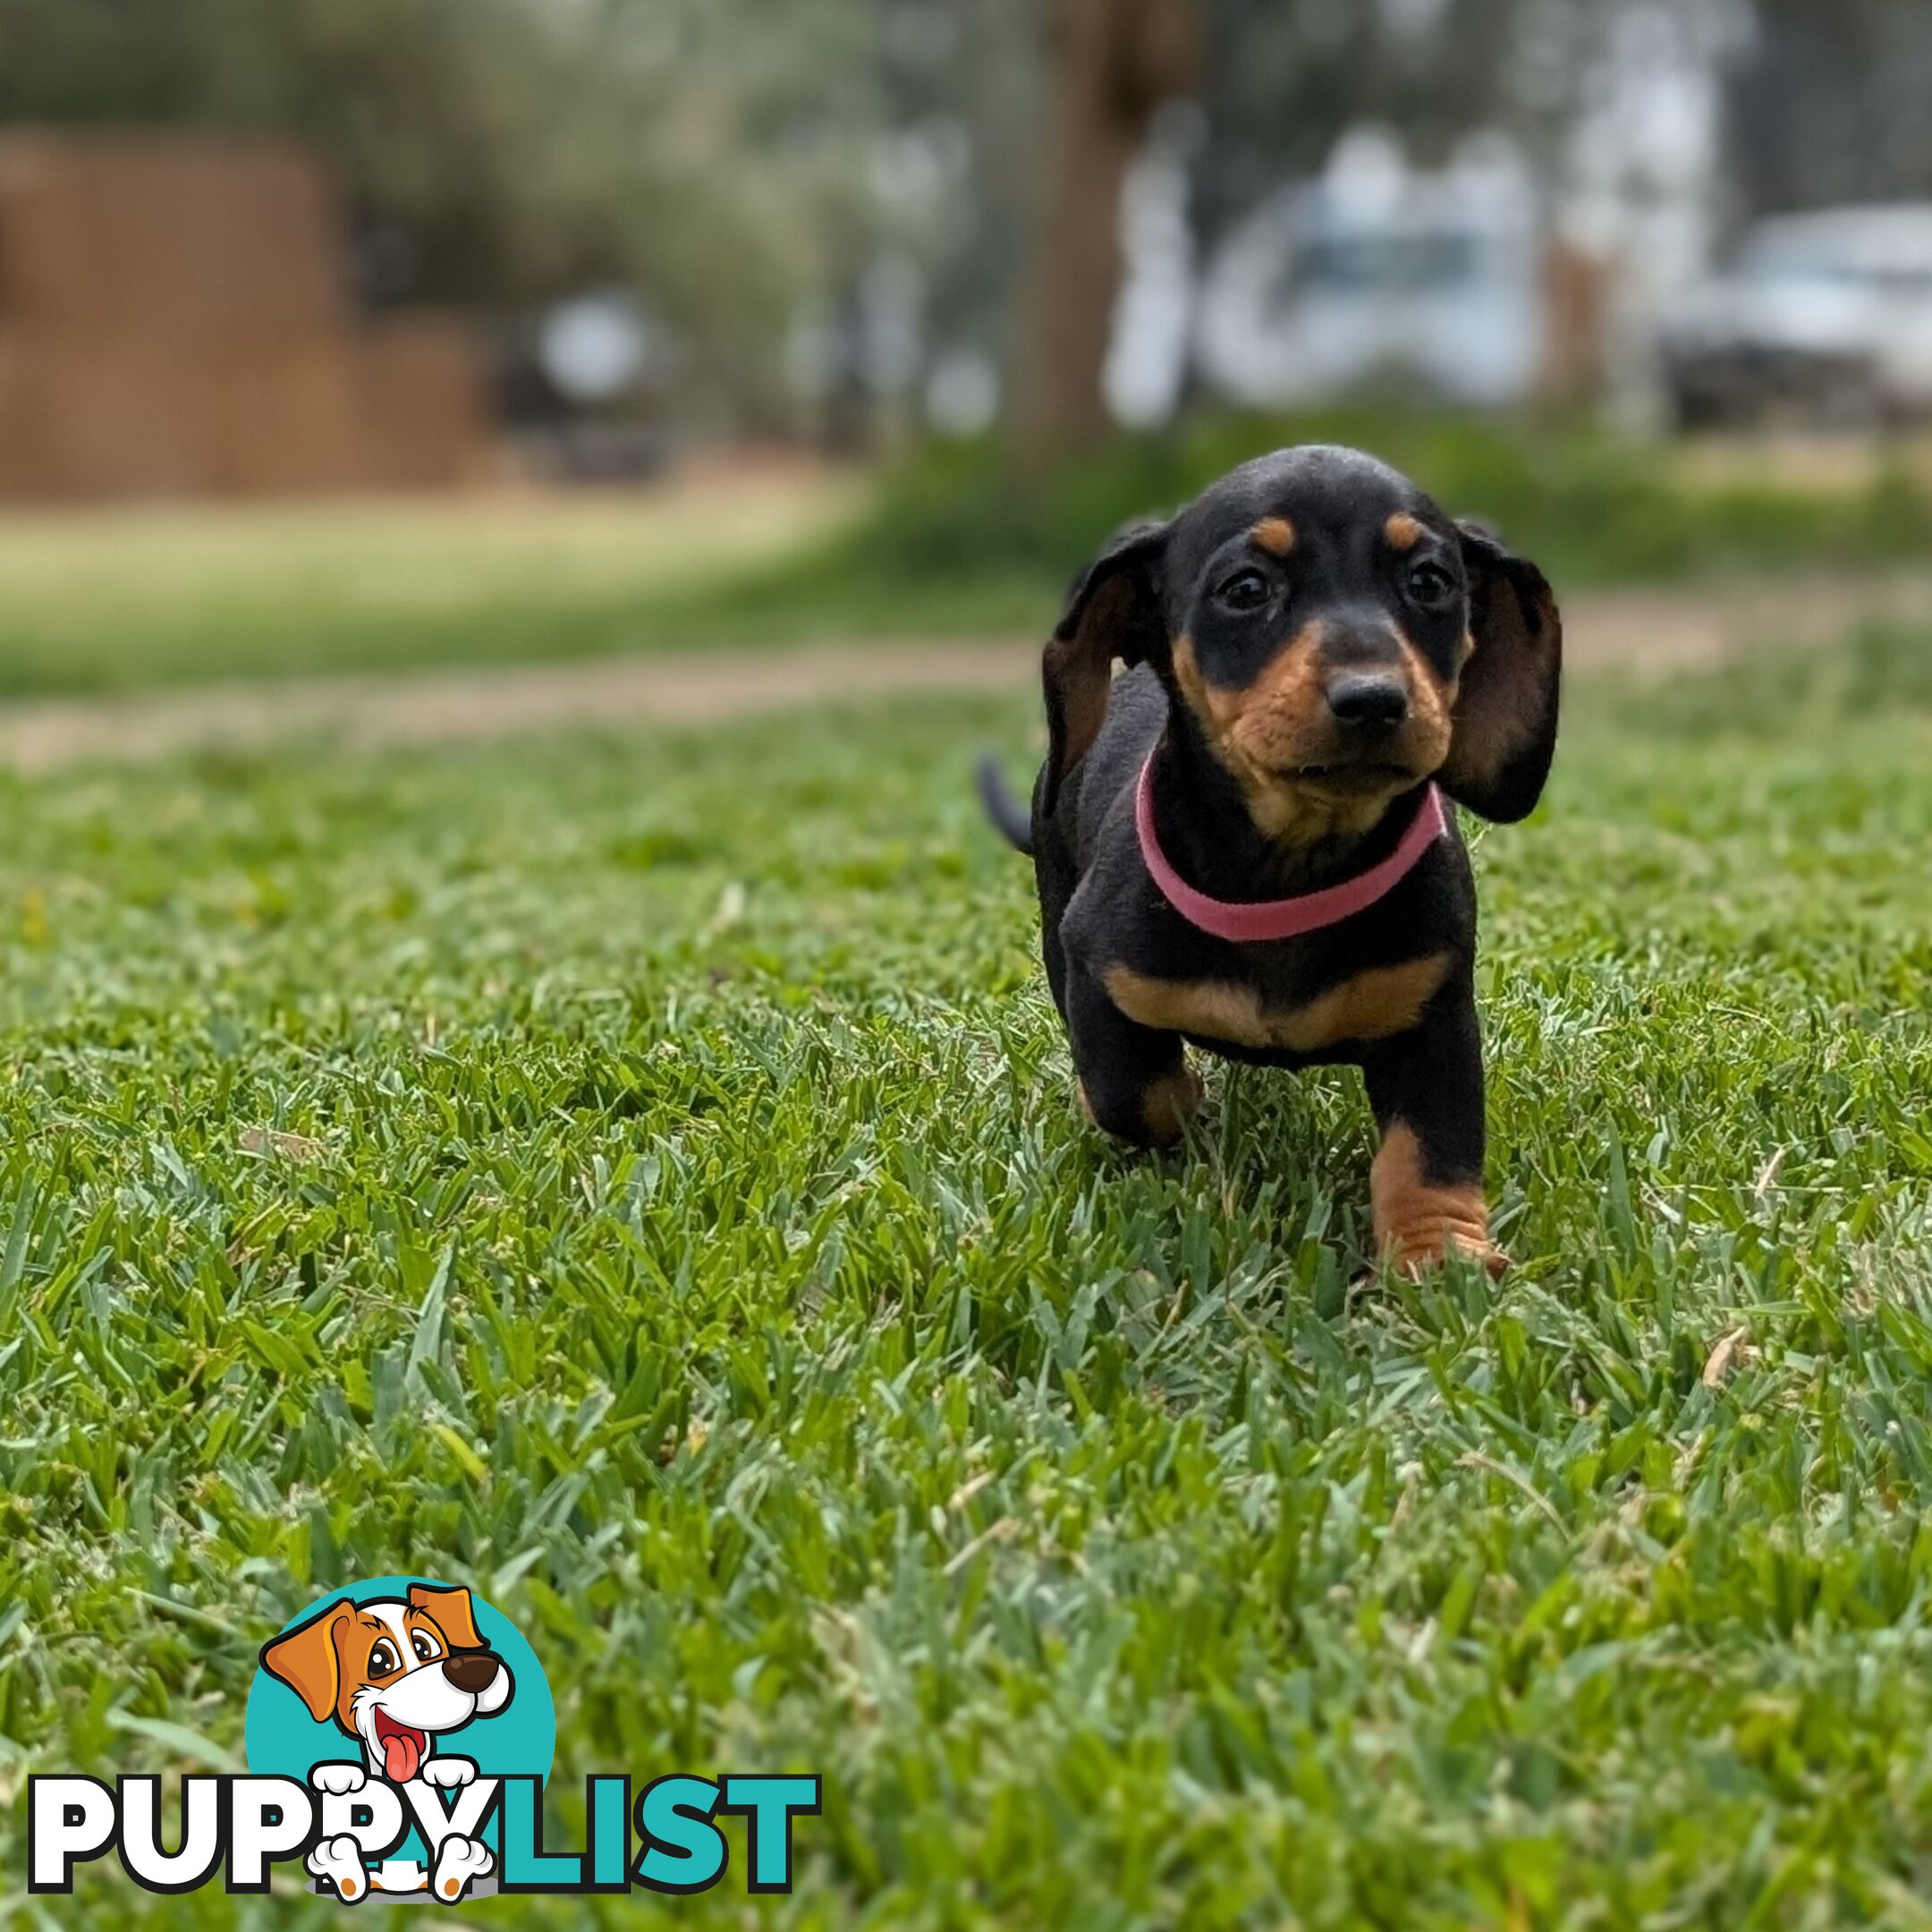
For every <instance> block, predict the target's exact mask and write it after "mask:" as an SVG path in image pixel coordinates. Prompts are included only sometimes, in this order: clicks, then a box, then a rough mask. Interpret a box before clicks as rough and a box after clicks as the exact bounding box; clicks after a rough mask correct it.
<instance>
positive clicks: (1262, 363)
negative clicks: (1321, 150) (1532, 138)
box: [1199, 144, 1544, 407]
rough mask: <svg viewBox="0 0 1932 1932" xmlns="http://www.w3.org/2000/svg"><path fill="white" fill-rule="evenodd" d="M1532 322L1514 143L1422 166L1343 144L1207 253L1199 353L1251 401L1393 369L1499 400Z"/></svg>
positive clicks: (1528, 382)
mask: <svg viewBox="0 0 1932 1932" xmlns="http://www.w3.org/2000/svg"><path fill="white" fill-rule="evenodd" d="M1543 334H1544V331H1543V287H1542V277H1541V272H1540V256H1539V249H1538V235H1537V225H1536V214H1535V208H1534V203H1533V199H1532V196H1531V194H1530V187H1529V183H1528V182H1527V181H1526V180H1525V179H1524V178H1523V176H1522V173H1521V168H1520V166H1519V165H1516V163H1515V161H1514V158H1513V156H1511V155H1509V154H1506V153H1505V154H1501V155H1492V156H1488V157H1478V158H1477V159H1475V160H1474V161H1472V162H1470V163H1465V164H1463V165H1455V166H1451V167H1448V168H1445V169H1442V170H1439V171H1434V172H1423V171H1416V170H1411V169H1409V168H1408V167H1406V166H1405V165H1403V164H1402V161H1401V159H1400V157H1399V156H1396V155H1394V154H1391V153H1389V152H1387V151H1386V150H1385V149H1380V148H1376V147H1367V146H1362V145H1352V144H1344V148H1343V151H1342V152H1340V153H1338V156H1337V159H1336V163H1335V165H1333V166H1331V168H1330V169H1329V172H1328V174H1326V176H1325V177H1324V178H1323V179H1322V180H1321V181H1319V182H1316V183H1314V184H1312V185H1305V186H1296V187H1292V188H1289V189H1286V190H1284V191H1282V192H1281V193H1279V194H1277V195H1275V196H1274V197H1273V198H1271V199H1269V200H1268V201H1267V203H1266V204H1264V205H1263V207H1262V208H1260V209H1259V210H1258V212H1257V213H1256V214H1255V215H1254V216H1251V217H1250V219H1249V220H1248V221H1246V222H1245V223H1243V224H1242V225H1241V226H1240V227H1239V228H1238V229H1236V230H1235V232H1234V233H1233V234H1232V235H1231V236H1230V237H1229V239H1228V241H1227V242H1226V244H1225V245H1224V247H1223V248H1222V250H1220V252H1219V253H1218V255H1217V256H1216V258H1215V259H1214V261H1213V262H1212V263H1211V264H1210V265H1209V268H1208V277H1207V282H1206V284H1205V286H1204V288H1203V291H1202V298H1201V314H1200V324H1199V360H1200V365H1201V369H1202V372H1203V373H1204V374H1205V375H1206V377H1208V380H1209V381H1210V382H1211V383H1213V384H1214V385H1215V386H1216V387H1218V388H1219V389H1221V390H1223V391H1224V393H1226V394H1228V395H1230V396H1232V397H1233V399H1234V400H1236V401H1238V402H1244V403H1250V404H1254V405H1258V406H1263V407H1267V406H1275V407H1283V406H1293V405H1296V404H1302V403H1309V402H1325V401H1327V400H1330V399H1332V398H1333V397H1334V396H1335V395H1336V394H1339V393H1341V392H1343V391H1346V390H1349V389H1352V388H1360V387H1361V386H1365V385H1368V384H1370V383H1374V382H1377V381H1379V380H1387V379H1390V378H1394V380H1396V381H1399V382H1403V383H1407V384H1410V385H1412V386H1418V387H1420V388H1422V389H1424V390H1426V391H1427V392H1428V393H1429V394H1433V395H1436V396H1439V397H1442V398H1444V399H1445V400H1448V401H1451V402H1467V403H1474V404H1478V405H1487V404H1504V403H1509V402H1519V401H1521V399H1522V398H1523V397H1525V396H1526V395H1527V394H1530V391H1531V390H1532V388H1533V387H1534V386H1535V385H1536V382H1537V378H1538V373H1539V370H1540V368H1541V363H1542V356H1543Z"/></svg>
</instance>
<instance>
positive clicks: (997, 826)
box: [974, 755, 1033, 859]
mask: <svg viewBox="0 0 1932 1932" xmlns="http://www.w3.org/2000/svg"><path fill="white" fill-rule="evenodd" d="M974 775H975V776H976V777H977V778H978V780H979V802H980V803H981V804H982V805H984V806H985V807H986V814H987V818H990V819H991V820H992V821H993V827H994V830H995V831H996V832H998V833H999V835H1001V836H1002V837H1003V838H1004V840H1005V841H1006V843H1008V844H1009V845H1011V846H1012V847H1013V850H1014V851H1015V852H1024V853H1025V854H1026V855H1027V857H1028V858H1029V859H1030V858H1031V857H1032V856H1033V826H1032V822H1031V820H1030V819H1029V818H1028V817H1027V815H1026V813H1025V811H1024V810H1023V809H1021V804H1020V801H1019V800H1018V799H1016V798H1015V797H1014V796H1013V793H1012V792H1009V791H1008V790H1007V789H1006V779H1005V775H1004V773H1003V772H1002V771H1001V770H1000V768H999V760H998V759H997V758H993V757H991V756H990V755H989V756H987V757H986V758H981V759H980V760H979V765H978V766H977V767H975V770H974Z"/></svg>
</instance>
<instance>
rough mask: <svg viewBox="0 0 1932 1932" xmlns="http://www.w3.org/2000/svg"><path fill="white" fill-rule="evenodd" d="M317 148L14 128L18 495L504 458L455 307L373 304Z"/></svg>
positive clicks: (9, 486)
mask: <svg viewBox="0 0 1932 1932" xmlns="http://www.w3.org/2000/svg"><path fill="white" fill-rule="evenodd" d="M341 254H342V247H341V226H340V221H339V218H338V214H337V210H336V208H335V199H334V197H333V195H332V193H331V191H330V188H329V183H328V182H327V180H326V177H325V175H324V174H323V173H322V171H321V170H320V169H319V168H318V166H317V165H315V164H314V163H313V162H311V161H310V160H309V159H308V158H307V157H305V156H304V155H302V154H301V152H300V151H299V150H297V149H294V148H286V147H281V146H273V145H266V144H254V143H246V144H243V143H228V142H201V141H182V140H170V139H164V138H154V137H140V136H129V137H114V138H97V139H80V140H73V139H68V138H65V137H62V136H55V135H47V134H16V135H12V136H8V137H5V138H4V139H0V496H15V497H59V498H85V497H105V496H128V495H156V494H165V495H196V494H222V495H253V494H267V493H292V492H302V491H328V490H352V489H370V488H434V487H447V486H450V485H453V484H456V483H459V482H462V481H463V480H465V479H470V478H473V477H475V476H476V475H478V474H479V472H481V471H482V470H485V469H487V465H488V462H489V454H490V437H489V425H488V420H487V411H486V405H485V400H484V386H483V382H482V378H481V372H480V369H479V360H478V357H477V354H476V352H475V350H474V348H473V347H472V345H471V343H470V340H469V339H468V337H467V335H465V334H464V333H463V332H462V330H461V329H460V328H458V327H456V326H453V325H451V324H447V323H445V322H441V321H436V320H428V319H421V320H407V321H383V322H371V321H367V320H364V319H363V318H360V317H359V316H358V315H357V314H356V313H355V312H354V311H353V310H352V309H351V308H350V306H349V304H348V303H347V302H346V301H345V300H344V298H343V292H342V290H341V288H340V285H339V275H338V264H339V261H340V258H341Z"/></svg>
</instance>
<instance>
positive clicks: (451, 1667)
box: [443, 1650, 496, 1697]
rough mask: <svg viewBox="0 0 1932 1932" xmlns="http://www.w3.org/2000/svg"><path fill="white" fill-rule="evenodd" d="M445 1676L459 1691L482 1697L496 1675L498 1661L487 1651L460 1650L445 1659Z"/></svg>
mask: <svg viewBox="0 0 1932 1932" xmlns="http://www.w3.org/2000/svg"><path fill="white" fill-rule="evenodd" d="M443 1674H444V1675H445V1677H447V1678H448V1679H449V1681H450V1682H452V1683H453V1684H454V1685H455V1686H456V1688H457V1689H458V1690H459V1691H468V1692H469V1693H470V1696H471V1697H480V1696H481V1695H482V1694H483V1692H484V1691H487V1690H488V1689H489V1687H490V1684H491V1683H492V1682H493V1681H494V1680H495V1678H496V1657H495V1656H494V1655H493V1654H492V1653H491V1652H489V1651H487V1650H459V1651H457V1652H456V1654H455V1655H454V1656H453V1657H445V1658H444V1659H443Z"/></svg>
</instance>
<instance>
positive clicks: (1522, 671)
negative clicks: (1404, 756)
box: [1436, 523, 1563, 825]
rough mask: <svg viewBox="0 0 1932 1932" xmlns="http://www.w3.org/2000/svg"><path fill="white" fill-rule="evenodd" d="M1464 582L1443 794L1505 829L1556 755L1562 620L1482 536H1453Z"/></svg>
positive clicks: (1551, 597)
mask: <svg viewBox="0 0 1932 1932" xmlns="http://www.w3.org/2000/svg"><path fill="white" fill-rule="evenodd" d="M1456 529H1457V530H1458V532H1459V533H1460V535H1461V537H1462V563H1463V568H1464V569H1465V570H1466V571H1467V572H1468V573H1469V585H1470V637H1471V639H1472V640H1474V643H1475V649H1474V651H1473V652H1472V653H1471V654H1470V657H1469V659H1468V660H1467V662H1466V663H1465V664H1464V665H1463V666H1462V682H1461V684H1460V686H1459V687H1458V689H1457V692H1456V701H1455V713H1454V724H1455V729H1454V733H1453V736H1452V738H1451V740H1450V743H1449V756H1448V758H1447V759H1446V761H1445V763H1444V765H1443V768H1442V769H1441V770H1440V771H1439V772H1438V773H1436V777H1437V778H1438V779H1439V780H1440V781H1441V784H1442V787H1443V790H1444V791H1445V792H1448V794H1449V795H1450V797H1451V798H1453V799H1454V800H1455V801H1456V802H1457V803H1458V804H1460V805H1466V806H1468V807H1469V809H1470V810H1471V811H1473V812H1478V813H1480V814H1481V816H1482V817H1483V818H1493V819H1496V821H1497V822H1498V823H1499V824H1504V825H1511V824H1513V823H1514V822H1515V821H1516V820H1517V819H1519V818H1527V817H1528V816H1529V815H1530V812H1531V811H1532V810H1533V809H1535V806H1536V801H1538V799H1539V798H1540V797H1541V796H1542V795H1543V781H1544V780H1545V779H1546V778H1547V777H1548V776H1549V768H1550V760H1551V758H1554V757H1555V754H1556V707H1557V688H1558V686H1559V684H1560V683H1561V682H1562V675H1563V618H1562V616H1561V615H1560V614H1559V613H1558V611H1557V609H1556V598H1555V594H1554V593H1553V592H1552V591H1551V589H1550V587H1549V584H1548V582H1547V580H1546V579H1545V577H1544V575H1543V572H1541V571H1539V570H1538V568H1537V567H1536V565H1535V564H1534V563H1528V562H1526V561H1525V560H1524V559H1523V558H1521V557H1519V556H1513V555H1511V554H1510V553H1509V552H1508V551H1507V550H1505V549H1504V547H1503V546H1502V545H1501V544H1499V543H1498V542H1497V541H1496V538H1493V537H1491V536H1490V535H1489V534H1488V532H1487V530H1481V529H1479V528H1478V527H1477V526H1476V525H1475V524H1472V523H1459V524H1458V525H1457V526H1456Z"/></svg>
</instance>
